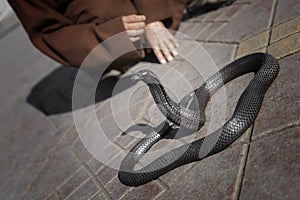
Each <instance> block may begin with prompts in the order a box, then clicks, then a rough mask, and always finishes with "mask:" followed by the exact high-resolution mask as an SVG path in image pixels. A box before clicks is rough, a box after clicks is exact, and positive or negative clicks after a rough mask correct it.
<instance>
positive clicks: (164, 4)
mask: <svg viewBox="0 0 300 200" xmlns="http://www.w3.org/2000/svg"><path fill="white" fill-rule="evenodd" d="M8 2H9V3H10V5H11V6H12V8H13V9H14V11H15V13H16V14H17V16H18V18H19V19H20V21H21V23H22V25H23V26H24V28H25V30H26V32H27V34H28V36H29V38H30V40H31V41H32V43H33V44H34V45H35V46H36V47H37V48H38V49H39V50H40V51H42V52H43V53H44V54H46V55H48V56H49V57H51V58H52V59H54V60H56V61H57V62H59V63H61V64H63V65H66V66H74V67H80V65H81V63H82V62H83V60H84V59H85V58H86V56H87V55H88V54H89V53H90V52H91V50H93V49H94V48H95V47H96V46H97V45H98V44H99V43H101V42H102V41H104V40H106V39H108V38H109V37H111V36H113V35H115V34H118V33H120V32H123V31H125V28H124V25H123V22H122V16H125V15H131V14H141V15H145V16H146V24H147V23H150V22H153V21H162V22H163V23H164V24H165V25H166V27H167V28H170V29H176V28H177V27H178V25H179V22H180V20H181V17H182V13H183V10H184V7H185V2H186V0H8ZM120 45H122V46H126V47H127V46H128V47H130V48H134V46H133V43H132V42H131V41H130V40H129V37H125V38H124V39H123V40H122V44H120ZM101 48H102V49H101V52H102V53H101V55H100V56H99V57H100V59H99V60H101V59H102V60H109V59H110V57H111V54H110V52H111V51H112V49H110V48H116V47H101ZM143 56H144V53H143V50H134V51H132V52H129V53H126V54H125V55H123V56H121V57H120V58H118V59H117V60H116V62H113V63H112V64H111V66H110V67H111V68H117V69H118V68H120V69H121V68H122V67H124V66H125V65H127V64H130V63H133V62H137V61H139V60H140V59H142V58H143Z"/></svg>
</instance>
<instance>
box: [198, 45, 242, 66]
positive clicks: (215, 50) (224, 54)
mask: <svg viewBox="0 0 300 200" xmlns="http://www.w3.org/2000/svg"><path fill="white" fill-rule="evenodd" d="M203 46H204V48H205V49H206V50H207V52H208V53H209V55H210V56H211V58H212V59H213V61H214V62H215V64H216V65H217V66H218V67H219V68H223V67H224V66H225V65H226V64H228V63H229V62H231V61H232V60H233V58H234V55H235V52H236V48H237V45H235V44H223V43H206V44H205V45H203Z"/></svg>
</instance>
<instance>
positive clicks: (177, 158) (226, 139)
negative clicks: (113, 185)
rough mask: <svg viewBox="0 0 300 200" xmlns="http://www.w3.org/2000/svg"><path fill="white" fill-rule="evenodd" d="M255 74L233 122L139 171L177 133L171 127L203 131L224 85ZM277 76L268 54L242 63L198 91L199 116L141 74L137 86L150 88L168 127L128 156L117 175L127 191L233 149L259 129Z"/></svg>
mask: <svg viewBox="0 0 300 200" xmlns="http://www.w3.org/2000/svg"><path fill="white" fill-rule="evenodd" d="M250 72H254V73H255V75H254V77H253V79H252V80H251V81H250V82H249V84H248V86H247V87H246V89H245V90H244V92H243V93H242V95H241V97H240V98H239V100H238V103H237V106H236V108H235V111H234V113H233V115H232V117H231V118H230V119H229V120H228V121H227V122H226V123H225V124H224V125H223V126H222V127H221V128H219V129H218V130H216V131H215V132H213V133H211V134H209V135H208V136H206V137H204V138H201V139H199V140H196V141H193V142H191V143H189V144H185V145H182V146H180V147H177V148H175V149H173V150H171V151H169V152H167V153H165V154H163V155H161V156H160V157H159V158H157V159H155V160H154V161H152V162H151V163H150V164H148V165H146V166H144V167H142V168H141V169H138V170H135V169H134V167H135V165H136V164H137V163H138V162H139V160H140V159H141V158H142V156H143V155H144V154H145V153H146V152H147V151H148V150H149V149H150V148H151V147H152V146H153V145H154V144H155V143H156V142H158V141H159V140H160V139H161V138H162V137H163V136H164V135H165V134H167V133H168V132H169V131H170V129H172V127H171V125H170V122H171V123H173V124H175V125H178V126H181V127H185V128H187V129H189V130H192V131H197V130H199V129H200V128H201V126H202V125H203V124H204V122H205V107H206V105H207V102H208V101H209V99H210V96H211V95H212V94H213V93H214V92H215V91H216V90H218V89H219V88H220V87H222V86H223V85H224V84H225V83H227V82H229V81H231V80H233V79H235V78H237V77H239V76H241V75H244V74H247V73H250ZM278 72H279V64H278V62H277V60H276V59H275V58H274V57H273V56H271V55H269V54H266V53H254V54H251V55H247V56H244V57H242V58H240V59H237V60H236V61H234V62H232V63H230V64H228V65H226V66H225V67H224V68H222V69H221V70H219V71H218V72H217V73H215V74H214V75H212V76H211V77H210V78H209V79H208V80H206V81H205V82H204V83H203V84H202V85H201V86H200V87H199V88H198V89H196V90H194V94H195V95H196V98H197V101H198V110H189V109H188V108H185V107H183V106H182V105H180V104H179V103H176V102H174V101H173V100H172V99H171V98H170V97H169V96H168V94H167V93H166V91H165V89H164V87H163V86H162V84H161V82H160V80H159V79H158V77H157V75H155V74H154V73H153V72H151V71H149V70H142V71H140V72H138V73H136V74H134V75H133V76H132V80H135V81H143V82H144V83H146V84H147V86H148V88H149V90H150V92H151V94H152V96H153V98H154V101H155V103H156V104H157V106H158V108H159V109H160V111H161V112H162V113H163V114H164V115H165V117H166V118H167V121H165V123H162V124H161V125H159V126H158V127H157V128H156V129H155V130H153V131H152V132H151V133H150V134H149V135H147V137H145V138H143V139H141V141H140V142H139V143H138V144H137V145H136V146H135V147H133V148H132V149H131V151H130V152H129V153H128V154H127V155H126V156H125V158H124V159H123V160H122V163H121V166H120V170H119V173H118V177H119V180H120V181H121V182H122V183H123V184H125V185H128V186H139V185H142V184H145V183H147V182H150V181H152V180H155V179H157V178H158V177H160V176H161V175H163V174H165V173H167V172H169V171H171V170H173V169H175V168H177V167H179V166H182V165H185V164H187V163H191V162H194V161H199V160H201V159H203V158H205V157H207V156H210V155H212V154H215V153H218V152H220V151H221V150H223V149H225V148H226V147H228V146H229V145H230V144H231V143H233V142H234V141H235V140H236V139H237V138H239V137H240V136H241V135H242V134H243V133H244V132H245V131H246V130H247V129H248V128H249V127H250V126H251V125H252V124H253V123H254V121H255V119H256V117H257V115H258V113H259V110H260V107H261V104H262V101H263V98H264V95H265V93H266V91H267V89H268V88H269V86H270V85H271V84H272V82H273V81H274V79H275V78H276V76H277V74H278ZM167 122H169V123H167Z"/></svg>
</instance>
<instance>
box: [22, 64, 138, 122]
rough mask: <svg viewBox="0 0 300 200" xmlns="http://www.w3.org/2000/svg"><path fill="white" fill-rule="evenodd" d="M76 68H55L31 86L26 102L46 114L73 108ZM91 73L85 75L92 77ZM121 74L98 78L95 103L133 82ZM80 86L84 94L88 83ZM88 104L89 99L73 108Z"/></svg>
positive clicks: (59, 112) (131, 84)
mask: <svg viewBox="0 0 300 200" xmlns="http://www.w3.org/2000/svg"><path fill="white" fill-rule="evenodd" d="M78 70H79V69H78V68H72V67H65V66H61V67H59V68H57V69H55V70H54V71H52V72H51V73H50V74H48V75H47V76H46V77H44V78H43V79H42V80H40V81H39V82H38V83H37V84H36V85H35V86H33V88H32V89H31V91H30V94H29V95H28V97H27V100H26V101H27V103H29V104H30V105H32V106H33V107H35V108H36V109H38V110H39V111H41V112H42V113H44V114H45V115H48V116H49V115H57V114H62V113H66V112H71V111H72V110H74V109H72V95H73V86H74V82H75V79H76V75H77V73H78ZM92 73H93V72H91V73H90V74H87V76H89V77H90V78H93V75H92ZM121 75H122V73H121V74H120V75H117V76H116V75H112V76H107V77H105V78H101V79H100V81H99V82H98V86H97V90H96V93H95V103H98V102H101V101H103V100H105V99H108V98H110V97H112V96H113V95H116V94H118V93H120V92H122V91H124V90H126V89H127V88H129V87H131V86H133V85H134V84H135V83H134V82H133V81H131V80H130V77H129V76H122V77H121ZM120 80H122V85H120V86H119V85H118V87H117V89H116V88H115V85H116V84H117V83H118V81H120ZM100 86H101V87H100ZM80 87H82V88H81V91H82V93H83V94H84V91H85V87H86V89H88V88H87V87H88V84H85V83H82V84H81V85H80ZM83 99H84V98H83ZM89 105H91V102H90V101H89V102H82V103H81V104H80V106H79V107H77V108H75V110H76V109H80V108H84V107H86V106H89Z"/></svg>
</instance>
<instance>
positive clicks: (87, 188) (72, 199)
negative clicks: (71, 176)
mask: <svg viewBox="0 0 300 200" xmlns="http://www.w3.org/2000/svg"><path fill="white" fill-rule="evenodd" d="M99 190H100V188H99V186H98V185H97V184H96V182H95V181H94V180H93V179H92V178H90V179H89V180H88V181H86V182H85V183H84V184H83V185H81V186H80V188H78V190H76V191H75V192H74V193H73V194H71V195H70V196H69V197H68V198H67V199H68V200H81V199H82V200H87V199H91V198H92V197H93V196H95V195H96V193H97V192H99Z"/></svg>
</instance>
